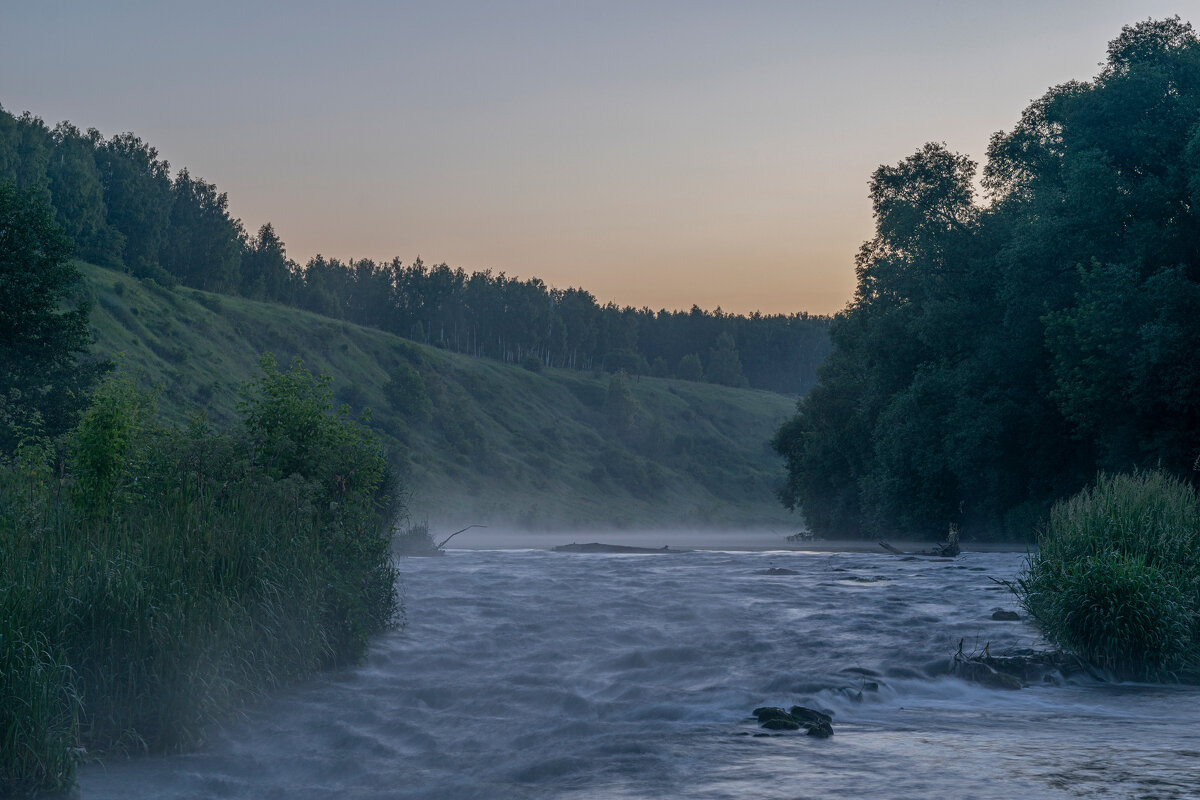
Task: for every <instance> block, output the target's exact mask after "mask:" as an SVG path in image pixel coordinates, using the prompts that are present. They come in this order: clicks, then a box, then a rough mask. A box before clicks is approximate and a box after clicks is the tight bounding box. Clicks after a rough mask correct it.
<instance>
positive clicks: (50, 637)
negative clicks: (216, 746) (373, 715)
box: [0, 357, 398, 796]
mask: <svg viewBox="0 0 1200 800" xmlns="http://www.w3.org/2000/svg"><path fill="white" fill-rule="evenodd" d="M262 367H263V372H262V375H261V377H260V378H259V379H258V380H257V381H254V382H252V383H251V384H250V385H248V386H247V387H246V388H245V390H244V393H243V401H242V408H241V410H242V417H243V424H242V426H241V427H240V428H238V429H236V430H232V431H227V432H215V431H212V430H210V429H209V428H208V427H207V426H206V425H205V424H204V423H203V422H202V421H200V420H197V421H194V422H193V423H192V424H191V425H189V426H188V427H187V428H186V429H176V428H167V427H163V426H161V425H159V424H158V423H156V422H155V415H154V409H153V400H152V398H150V397H148V396H147V395H146V394H145V393H143V392H141V391H139V390H138V389H137V388H136V386H135V385H134V383H133V382H132V381H131V380H130V379H129V378H128V377H124V376H120V375H118V376H114V377H110V378H109V379H108V380H107V381H105V382H104V384H103V385H102V386H101V387H100V389H99V390H98V391H97V393H96V395H95V397H94V399H93V403H92V405H91V407H90V408H89V409H88V410H87V411H85V413H84V414H83V416H82V417H81V420H80V423H79V425H78V426H77V427H76V428H75V429H74V430H73V431H72V432H70V433H69V434H68V435H67V436H66V437H65V438H64V439H62V440H59V441H54V442H52V441H47V440H44V439H37V438H33V439H27V440H26V442H25V443H24V444H22V446H21V447H20V448H19V449H18V451H17V452H16V453H15V454H13V455H12V456H10V457H8V458H6V459H4V460H3V461H0V796H7V795H29V794H35V793H38V792H44V791H58V790H62V789H66V788H69V787H70V786H71V785H72V784H73V780H74V770H75V765H76V763H77V762H78V761H79V759H80V758H81V757H83V756H84V754H95V753H104V752H108V753H111V752H114V751H118V752H119V751H138V750H155V751H162V750H173V749H180V748H186V747H190V746H194V745H196V744H197V743H199V742H200V741H201V739H202V737H203V735H204V731H205V728H206V726H208V725H209V724H210V723H212V722H213V721H214V720H216V719H218V718H220V717H221V716H222V715H224V714H226V713H228V711H229V710H230V709H232V708H235V707H237V706H238V705H239V704H242V703H244V702H246V701H247V700H249V699H252V698H253V697H255V696H256V695H260V694H261V693H263V692H265V691H267V690H269V689H271V688H272V687H276V686H278V685H280V684H281V683H284V682H286V681H289V680H294V679H296V678H298V677H300V676H304V675H308V674H311V673H313V672H314V671H316V670H320V669H324V668H328V667H333V666H337V665H341V664H346V663H352V662H355V661H357V660H358V659H360V658H361V657H362V656H363V654H364V653H365V650H366V647H367V640H368V637H369V635H370V634H371V633H373V632H376V631H378V630H380V629H383V628H386V627H387V626H389V625H391V624H393V623H394V621H395V619H396V616H397V614H398V600H397V594H396V587H395V577H396V576H395V571H394V567H393V563H392V558H391V549H390V541H389V539H390V525H389V522H390V520H391V519H392V516H393V514H394V513H395V511H396V509H395V507H394V501H393V498H394V497H395V492H394V487H393V486H392V481H391V477H390V475H389V472H388V469H387V464H386V461H385V459H384V457H383V455H382V453H381V452H380V450H379V447H378V445H377V442H376V441H375V439H374V438H373V436H372V435H371V434H370V433H369V431H368V430H367V429H366V428H365V427H363V426H362V425H361V424H359V423H358V422H356V421H354V420H352V419H350V418H349V416H348V411H346V410H345V409H342V410H338V409H335V408H334V406H333V403H332V394H331V392H330V389H329V385H328V382H327V381H325V380H323V379H321V378H318V377H314V376H313V375H311V374H310V373H308V372H307V371H306V370H305V369H304V368H303V367H302V366H301V365H300V364H299V363H294V364H293V365H292V366H291V368H290V369H288V370H286V371H282V370H280V369H279V368H278V367H277V366H276V364H275V362H274V360H273V359H271V358H269V357H266V358H264V360H263V362H262Z"/></svg>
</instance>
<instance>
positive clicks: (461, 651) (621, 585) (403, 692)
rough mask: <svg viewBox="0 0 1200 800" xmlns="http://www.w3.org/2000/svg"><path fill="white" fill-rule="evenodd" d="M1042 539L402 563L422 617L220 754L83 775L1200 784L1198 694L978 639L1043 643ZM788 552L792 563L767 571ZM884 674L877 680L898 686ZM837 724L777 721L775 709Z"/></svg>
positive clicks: (1003, 794)
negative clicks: (1067, 672) (980, 548)
mask: <svg viewBox="0 0 1200 800" xmlns="http://www.w3.org/2000/svg"><path fill="white" fill-rule="evenodd" d="M1023 558H1024V556H1023V555H1020V554H1013V553H995V554H982V553H968V554H966V555H964V556H962V557H960V558H958V559H956V560H953V561H941V560H928V559H921V560H902V559H900V558H897V557H895V556H889V555H885V554H880V555H874V554H863V553H832V554H831V553H798V552H754V553H747V552H713V551H697V552H689V553H677V554H666V555H594V554H564V553H555V552H549V551H545V550H491V551H487V550H478V551H471V550H451V551H449V553H448V554H447V555H446V556H445V557H443V558H425V559H404V560H402V561H401V568H402V574H403V578H402V584H403V589H404V597H405V614H406V624H405V625H404V627H403V628H401V629H399V630H397V631H395V632H392V633H389V634H386V635H384V636H381V637H379V638H378V639H377V640H376V641H375V642H374V644H373V646H372V648H371V651H370V654H369V656H368V658H367V660H366V662H365V663H364V664H363V665H362V666H361V667H358V668H355V669H350V670H346V671H342V672H339V673H336V674H333V675H328V676H324V677H322V678H320V679H317V680H313V681H311V682H308V683H306V684H304V685H302V686H299V687H295V688H293V689H290V690H287V691H284V692H281V693H279V694H278V695H276V696H274V697H272V698H271V699H270V700H269V701H267V702H264V703H262V704H260V705H259V706H257V707H255V708H254V709H251V710H250V711H248V712H247V713H246V714H244V715H243V716H242V717H241V718H240V719H238V720H235V721H231V722H230V723H229V724H228V725H226V726H225V727H224V728H222V729H220V730H217V731H214V732H213V735H212V738H211V739H210V742H209V744H208V745H207V746H206V747H205V748H204V749H203V750H202V751H200V752H196V753H190V754H186V755H175V756H169V757H155V756H152V757H142V758H135V759H132V760H129V761H113V762H109V763H106V764H103V765H94V764H93V765H88V766H85V767H84V768H83V769H82V771H81V774H80V787H81V796H82V797H83V798H84V800H101V799H102V798H113V799H114V800H115V799H116V798H120V799H121V800H126V798H138V797H145V798H162V799H163V800H168V799H178V800H183V799H184V798H187V799H188V800H192V799H194V798H256V799H257V798H281V799H282V798H286V800H307V799H308V798H351V799H354V800H357V799H362V800H367V799H368V798H371V799H374V798H439V799H453V798H489V800H491V799H495V798H668V797H678V798H788V799H789V800H791V799H793V798H808V797H812V798H921V799H922V800H935V799H938V798H946V799H947V800H949V799H950V798H956V799H957V798H964V797H970V798H997V800H1000V799H1003V800H1009V798H1014V797H1023V798H1059V797H1087V798H1091V797H1146V798H1196V797H1200V743H1197V742H1196V741H1195V735H1196V733H1197V732H1198V731H1200V702H1198V701H1200V690H1197V689H1195V688H1178V687H1164V686H1138V685H1117V686H1114V685H1102V684H1096V683H1082V684H1067V685H1062V686H1056V685H1039V686H1032V687H1027V688H1025V689H1022V690H1021V691H1003V690H994V689H986V688H981V687H979V686H977V685H973V684H968V683H966V682H963V681H961V680H958V679H956V678H954V677H951V676H950V675H949V674H948V669H949V665H950V663H951V659H952V655H953V653H954V652H955V651H956V650H957V649H958V646H959V642H960V641H962V643H963V648H964V650H966V651H967V652H970V651H972V650H978V649H982V648H983V647H985V646H988V647H989V648H990V652H991V653H992V654H993V655H996V654H1001V653H1003V652H1004V651H1006V650H1009V649H1013V648H1028V647H1034V646H1038V645H1039V641H1038V637H1037V634H1036V631H1035V630H1034V629H1033V627H1032V626H1031V625H1029V624H1027V623H1026V622H1024V621H1021V622H1000V621H993V620H992V619H991V614H992V612H993V610H995V609H1006V610H1015V609H1016V606H1015V604H1014V602H1013V598H1012V596H1011V595H1010V594H1009V593H1008V592H1007V590H1006V589H1005V588H1004V587H1003V586H1001V585H1000V584H998V583H997V582H996V581H995V580H993V579H999V580H1005V579H1010V578H1012V577H1014V576H1015V575H1016V574H1017V572H1018V570H1019V568H1020V565H1021V562H1022V559H1023ZM769 568H776V569H784V570H790V571H793V572H795V573H796V574H794V575H789V574H784V575H767V574H762V572H763V571H764V570H767V569H769ZM876 687H877V688H876ZM792 704H800V705H807V706H812V707H817V708H822V709H826V710H828V711H831V712H833V714H834V723H833V725H834V730H835V735H834V737H833V738H832V739H828V740H818V739H814V738H810V737H806V736H803V735H796V734H780V735H775V736H767V737H759V736H755V735H754V734H757V733H761V732H762V731H760V730H759V728H758V727H757V726H756V724H755V722H754V720H753V719H752V718H750V717H749V713H750V711H751V710H752V709H753V708H755V707H756V706H761V705H778V706H784V707H787V706H790V705H792Z"/></svg>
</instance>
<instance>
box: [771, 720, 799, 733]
mask: <svg viewBox="0 0 1200 800" xmlns="http://www.w3.org/2000/svg"><path fill="white" fill-rule="evenodd" d="M762 726H763V727H764V728H766V729H767V730H769V731H798V730H800V723H799V722H796V720H794V719H792V718H791V717H787V718H782V717H774V718H772V719H769V720H767V721H766V722H764V723H762Z"/></svg>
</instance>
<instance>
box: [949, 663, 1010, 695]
mask: <svg viewBox="0 0 1200 800" xmlns="http://www.w3.org/2000/svg"><path fill="white" fill-rule="evenodd" d="M954 674H955V675H957V676H958V677H960V678H962V679H963V680H966V681H972V682H974V683H978V684H979V685H980V686H986V687H988V688H989V689H1007V690H1017V689H1020V688H1022V686H1023V685H1024V684H1022V683H1021V679H1020V678H1018V677H1017V676H1016V675H1011V674H1009V673H1007V672H1001V671H1000V670H997V669H995V668H994V667H992V666H991V665H990V664H987V663H985V662H984V661H983V660H982V659H975V658H973V659H964V660H959V661H956V662H955V664H954Z"/></svg>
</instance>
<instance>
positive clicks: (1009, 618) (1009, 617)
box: [992, 608, 1021, 622]
mask: <svg viewBox="0 0 1200 800" xmlns="http://www.w3.org/2000/svg"><path fill="white" fill-rule="evenodd" d="M992 619H994V620H996V621H997V622H1017V621H1018V620H1020V619H1021V615H1020V614H1018V613H1017V612H1015V611H1005V610H1004V609H1003V608H997V609H996V610H995V611H993V612H992Z"/></svg>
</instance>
